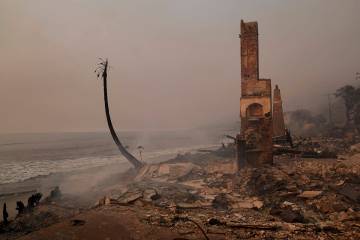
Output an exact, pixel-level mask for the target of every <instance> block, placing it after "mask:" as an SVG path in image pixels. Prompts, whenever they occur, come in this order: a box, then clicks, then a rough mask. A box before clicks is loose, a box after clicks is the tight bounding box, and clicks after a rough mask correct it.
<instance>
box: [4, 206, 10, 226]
mask: <svg viewBox="0 0 360 240" xmlns="http://www.w3.org/2000/svg"><path fill="white" fill-rule="evenodd" d="M8 217H9V214H8V212H7V210H6V203H4V206H3V222H4V224H7V223H8Z"/></svg>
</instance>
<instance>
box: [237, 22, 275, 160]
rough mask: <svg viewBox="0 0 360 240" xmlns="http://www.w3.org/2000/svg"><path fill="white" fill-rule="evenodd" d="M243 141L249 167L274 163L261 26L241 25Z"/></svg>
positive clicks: (269, 98)
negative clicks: (262, 68) (262, 67)
mask: <svg viewBox="0 0 360 240" xmlns="http://www.w3.org/2000/svg"><path fill="white" fill-rule="evenodd" d="M240 38H241V99H240V118H241V132H240V138H241V139H243V140H244V141H245V142H246V154H245V155H246V164H247V165H252V166H260V165H263V164H271V163H272V132H273V130H272V110H271V109H272V107H271V92H272V91H271V80H270V79H260V78H259V44H258V25H257V23H256V22H249V23H245V22H244V21H241V35H240Z"/></svg>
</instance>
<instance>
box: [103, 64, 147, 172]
mask: <svg viewBox="0 0 360 240" xmlns="http://www.w3.org/2000/svg"><path fill="white" fill-rule="evenodd" d="M101 65H102V68H103V69H102V70H103V71H102V78H103V83H104V102H105V113H106V120H107V124H108V127H109V130H110V133H111V136H112V138H113V140H114V142H115V144H116V146H117V147H118V149H119V150H120V152H121V154H122V155H124V157H125V158H126V159H127V160H128V161H129V162H130V163H131V164H132V165H133V166H134V167H135V168H136V169H139V168H141V167H142V166H143V165H144V164H143V163H142V162H141V161H139V160H138V159H137V158H136V157H134V156H133V155H132V154H131V153H129V152H128V151H127V150H126V148H125V147H124V146H123V145H122V143H121V142H120V140H119V138H118V136H117V135H116V132H115V130H114V127H113V124H112V122H111V117H110V109H109V103H108V94H107V71H108V60H107V59H106V61H104V62H102V63H101Z"/></svg>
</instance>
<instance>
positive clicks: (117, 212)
mask: <svg viewBox="0 0 360 240" xmlns="http://www.w3.org/2000/svg"><path fill="white" fill-rule="evenodd" d="M295 145H297V146H298V149H301V151H302V153H301V154H300V153H297V152H296V151H295V152H292V153H289V152H287V153H281V154H280V153H279V152H278V154H279V155H276V156H275V157H274V164H273V165H271V166H270V165H269V166H264V167H261V168H244V169H241V170H240V171H237V172H234V159H235V156H234V146H233V145H232V144H230V145H229V146H227V147H225V148H221V149H218V150H216V151H207V152H199V153H195V154H184V155H178V156H177V157H176V158H174V159H171V160H169V161H167V162H164V163H160V164H154V165H147V166H146V167H144V168H143V169H141V171H140V172H138V173H135V172H134V171H128V172H126V173H124V174H122V175H121V176H119V177H118V179H117V182H116V183H115V184H113V185H109V186H100V187H99V188H101V189H99V191H100V192H101V193H105V196H104V197H99V199H93V200H94V201H93V202H94V204H92V205H91V206H90V205H89V206H88V207H84V206H83V205H81V204H77V202H76V201H77V200H76V198H71V197H70V196H66V195H60V194H57V195H56V194H55V195H53V196H51V197H48V198H46V199H44V200H42V201H41V202H40V204H39V205H38V206H36V207H35V208H34V209H33V210H31V211H27V212H25V213H23V214H21V215H20V216H18V217H17V218H16V219H15V220H13V221H11V222H10V223H9V224H7V225H4V224H2V225H1V228H0V229H1V230H0V239H359V238H360V212H359V210H360V145H359V144H349V143H348V142H346V141H344V140H340V139H330V138H318V139H309V138H308V139H298V140H297V141H295ZM280 152H281V151H280ZM304 152H305V153H306V154H305V155H304ZM309 153H312V154H313V155H309ZM327 156H336V158H335V157H333V158H329V157H327ZM60 191H61V189H60ZM94 191H96V190H94ZM80 205H81V206H82V207H81V208H80V207H79V206H80Z"/></svg>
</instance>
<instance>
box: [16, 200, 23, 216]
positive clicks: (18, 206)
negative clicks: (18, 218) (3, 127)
mask: <svg viewBox="0 0 360 240" xmlns="http://www.w3.org/2000/svg"><path fill="white" fill-rule="evenodd" d="M16 210H17V211H18V215H21V214H23V213H24V212H25V205H24V203H23V202H22V201H17V202H16Z"/></svg>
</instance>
